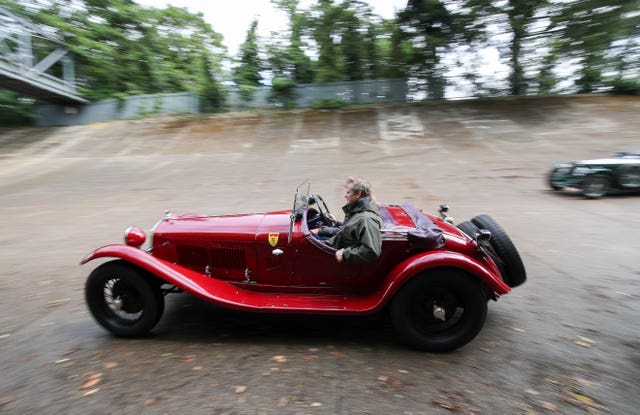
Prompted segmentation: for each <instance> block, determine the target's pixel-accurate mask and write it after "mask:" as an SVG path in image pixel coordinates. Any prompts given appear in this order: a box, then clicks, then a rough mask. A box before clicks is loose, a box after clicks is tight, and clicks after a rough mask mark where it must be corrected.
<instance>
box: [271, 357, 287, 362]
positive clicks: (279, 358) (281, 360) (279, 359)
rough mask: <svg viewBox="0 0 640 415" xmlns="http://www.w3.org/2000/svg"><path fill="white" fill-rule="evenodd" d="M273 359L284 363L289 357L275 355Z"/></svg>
mask: <svg viewBox="0 0 640 415" xmlns="http://www.w3.org/2000/svg"><path fill="white" fill-rule="evenodd" d="M272 360H275V361H276V362H278V363H284V362H286V361H287V358H286V357H285V356H273V357H272Z"/></svg>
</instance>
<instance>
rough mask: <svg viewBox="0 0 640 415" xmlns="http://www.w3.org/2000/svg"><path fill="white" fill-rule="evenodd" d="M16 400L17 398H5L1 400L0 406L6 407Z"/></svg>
mask: <svg viewBox="0 0 640 415" xmlns="http://www.w3.org/2000/svg"><path fill="white" fill-rule="evenodd" d="M14 399H15V398H14V397H13V396H11V395H7V396H3V397H2V398H0V406H2V405H6V404H8V403H9V402H13V400H14Z"/></svg>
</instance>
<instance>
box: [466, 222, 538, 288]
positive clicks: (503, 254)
mask: <svg viewBox="0 0 640 415" xmlns="http://www.w3.org/2000/svg"><path fill="white" fill-rule="evenodd" d="M471 222H472V223H473V224H474V225H476V226H478V227H479V228H481V229H486V230H488V231H489V232H491V241H490V243H491V247H493V250H494V251H495V254H496V255H497V258H495V257H494V258H493V259H494V261H496V262H497V265H498V268H499V269H500V272H501V273H502V279H503V280H504V282H505V283H506V284H507V285H508V286H509V287H512V288H513V287H517V286H519V285H522V284H523V283H524V282H525V281H526V280H527V272H526V270H525V268H524V263H523V262H522V258H520V254H519V253H518V250H517V249H516V247H515V245H514V244H513V242H512V241H511V238H509V236H508V235H507V233H506V232H505V231H504V229H502V227H501V226H500V225H498V222H496V221H495V220H494V219H493V218H492V217H491V216H489V215H478V216H476V217H474V218H473V219H471Z"/></svg>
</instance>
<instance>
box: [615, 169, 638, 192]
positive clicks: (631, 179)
mask: <svg viewBox="0 0 640 415" xmlns="http://www.w3.org/2000/svg"><path fill="white" fill-rule="evenodd" d="M618 182H619V183H620V186H622V187H625V188H628V189H638V188H640V166H629V167H621V168H620V176H619V178H618Z"/></svg>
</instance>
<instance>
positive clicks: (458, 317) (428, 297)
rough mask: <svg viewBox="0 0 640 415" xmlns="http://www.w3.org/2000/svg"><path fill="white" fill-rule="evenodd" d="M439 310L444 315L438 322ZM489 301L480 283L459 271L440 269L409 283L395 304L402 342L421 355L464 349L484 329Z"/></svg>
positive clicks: (393, 314)
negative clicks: (424, 352) (437, 313)
mask: <svg viewBox="0 0 640 415" xmlns="http://www.w3.org/2000/svg"><path fill="white" fill-rule="evenodd" d="M435 307H439V308H440V309H441V310H443V311H444V316H443V318H444V319H445V320H444V321H442V320H440V319H438V318H436V316H435V315H434V314H436V310H435ZM486 317H487V297H486V294H485V291H484V289H483V287H482V286H481V284H480V282H479V281H478V280H477V279H475V278H473V277H471V276H470V275H468V274H466V273H464V272H463V271H460V270H457V269H452V268H451V269H449V268H447V269H444V268H443V269H437V270H431V271H428V272H425V273H422V274H420V275H418V276H416V277H415V278H413V279H412V280H411V281H409V282H407V283H406V284H405V285H404V286H403V287H402V288H400V291H398V293H396V295H395V296H394V298H393V300H392V302H391V319H392V322H393V326H394V329H395V330H396V332H397V333H398V336H399V337H400V339H401V340H402V341H403V342H404V343H406V344H407V345H409V346H411V347H413V348H415V349H417V350H421V351H427V352H434V353H443V352H448V351H451V350H454V349H457V348H459V347H462V346H464V345H465V344H467V343H469V342H470V341H471V340H473V339H474V338H475V337H476V336H477V334H478V333H479V332H480V330H481V329H482V326H483V325H484V322H485V320H486Z"/></svg>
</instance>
